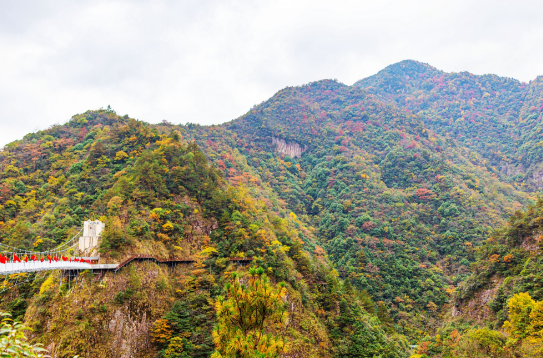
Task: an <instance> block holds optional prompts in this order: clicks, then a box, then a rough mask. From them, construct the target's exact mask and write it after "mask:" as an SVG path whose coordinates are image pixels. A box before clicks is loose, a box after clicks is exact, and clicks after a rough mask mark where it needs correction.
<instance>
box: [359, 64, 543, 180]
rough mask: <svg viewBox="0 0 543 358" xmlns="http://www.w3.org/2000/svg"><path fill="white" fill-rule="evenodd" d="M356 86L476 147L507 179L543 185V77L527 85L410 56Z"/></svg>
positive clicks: (438, 130) (463, 142)
mask: <svg viewBox="0 0 543 358" xmlns="http://www.w3.org/2000/svg"><path fill="white" fill-rule="evenodd" d="M355 86H357V87H360V88H364V89H366V90H367V91H368V92H369V93H372V94H374V95H376V96H378V98H380V99H382V100H384V101H386V102H392V103H394V104H396V105H397V106H399V107H400V108H404V109H407V110H409V111H411V112H412V113H416V114H418V115H419V116H420V117H421V118H422V120H423V121H424V123H425V124H426V125H427V126H428V127H429V128H431V129H432V130H434V131H436V132H437V133H439V134H442V135H446V136H448V137H451V138H454V139H456V140H457V141H458V142H460V143H461V144H462V145H463V146H465V147H468V148H470V149H473V150H475V151H477V152H478V153H479V154H481V155H482V156H483V157H484V158H485V159H487V160H488V161H489V163H490V164H491V165H492V166H495V167H496V168H497V169H498V170H499V171H500V172H501V173H502V176H503V177H504V178H507V179H510V180H513V181H514V182H516V183H518V184H522V183H525V184H527V185H529V186H531V187H532V188H541V187H543V168H542V167H541V164H540V163H541V159H543V137H542V134H543V132H542V128H541V126H542V125H541V119H542V113H543V77H538V78H536V79H535V80H534V81H531V82H530V83H522V82H519V81H518V80H515V79H512V78H505V77H499V76H496V75H482V76H479V75H473V74H471V73H468V72H459V73H447V72H443V71H440V70H437V69H436V68H434V67H431V66H429V65H427V64H424V63H420V62H416V61H411V60H407V61H402V62H399V63H396V64H393V65H390V66H388V67H386V68H385V69H383V70H382V71H380V72H379V73H377V74H376V75H374V76H371V77H368V78H366V79H363V80H360V81H358V82H356V83H355Z"/></svg>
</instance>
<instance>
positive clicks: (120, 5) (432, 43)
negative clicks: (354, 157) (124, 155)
mask: <svg viewBox="0 0 543 358" xmlns="http://www.w3.org/2000/svg"><path fill="white" fill-rule="evenodd" d="M29 4H30V3H29V2H10V1H1V0H0V49H1V54H2V56H0V145H3V144H6V143H8V142H10V141H12V140H16V139H19V138H21V137H22V136H23V135H24V134H26V133H28V132H29V131H32V130H35V129H37V128H40V129H43V128H46V127H48V126H49V125H51V124H54V123H62V122H64V121H66V120H68V119H69V118H70V117H71V116H72V115H73V114H75V113H81V112H84V111H86V110H87V109H97V108H99V107H105V106H107V105H108V104H110V105H111V106H112V107H113V108H114V109H115V110H117V112H118V113H120V114H125V113H128V114H129V115H131V116H133V117H135V118H138V119H142V120H145V121H148V122H158V121H161V120H162V119H167V120H169V121H171V122H173V123H185V122H189V121H190V122H198V123H203V124H210V123H221V122H224V121H228V120H230V119H233V118H236V117H238V116H240V115H242V114H243V113H245V112H246V111H247V110H248V109H249V108H251V107H252V106H253V105H254V104H257V103H260V102H262V101H264V100H266V99H267V98H269V97H270V96H271V95H273V93H275V92H276V91H278V90H280V89H281V88H283V87H285V86H293V85H300V84H303V83H307V82H310V81H315V80H319V79H323V78H337V79H338V80H340V81H342V82H344V83H347V84H352V83H354V82H355V81H357V80H359V79H361V78H364V77H367V76H370V75H372V74H374V73H376V72H377V71H379V70H381V69H382V68H384V67H385V66H387V65H389V64H392V63H395V62H398V61H401V60H404V59H415V60H419V61H423V62H427V63H429V64H431V65H433V66H435V67H437V68H440V69H443V70H446V71H464V70H467V71H470V72H473V73H477V74H484V73H496V74H498V75H501V76H507V77H515V78H518V79H520V80H523V81H529V80H530V79H533V78H535V77H536V76H537V75H538V74H543V62H542V61H541V60H540V59H541V58H542V56H541V55H542V53H543V50H542V49H541V46H539V44H541V43H542V42H543V41H542V40H543V24H542V23H541V21H540V15H539V14H541V13H543V3H541V2H538V1H522V2H519V1H515V2H513V1H436V0H434V1H422V0H419V1H401V0H388V1H383V0H382V1H377V0H375V1H360V0H359V1H334V2H331V1H318V0H312V1H292V0H290V1H286V0H278V1H273V2H249V1H230V0H223V1H202V0H200V1H182V2H179V1H93V2H75V1H41V2H33V3H32V5H29Z"/></svg>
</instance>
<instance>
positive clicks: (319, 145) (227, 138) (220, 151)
mask: <svg viewBox="0 0 543 358" xmlns="http://www.w3.org/2000/svg"><path fill="white" fill-rule="evenodd" d="M185 129H186V130H187V134H188V135H189V136H191V137H192V138H194V139H195V140H197V141H198V142H199V143H200V145H201V146H202V147H204V148H205V151H206V153H207V155H208V157H210V158H214V160H215V162H216V163H217V166H218V167H220V168H223V170H224V171H225V173H226V176H227V177H228V178H230V180H234V181H237V180H243V179H242V178H243V173H244V172H248V173H257V180H258V181H259V182H262V183H263V184H264V185H265V186H266V187H268V186H269V187H271V188H272V189H273V191H274V192H275V193H276V195H277V196H279V198H281V199H282V200H283V201H284V203H285V204H284V205H285V206H286V207H288V208H291V209H292V210H293V211H294V212H295V213H296V214H297V215H298V216H299V218H300V219H301V220H302V221H303V222H305V223H307V225H308V226H309V227H312V228H314V230H315V233H316V236H317V237H318V238H319V241H318V242H316V243H309V245H313V247H312V250H313V251H314V253H315V254H321V255H324V254H326V253H327V254H328V255H329V257H330V259H331V260H332V261H333V262H334V263H335V264H336V265H337V269H338V271H339V273H340V276H341V277H342V278H348V279H349V280H351V282H352V283H353V284H354V285H355V286H357V287H359V288H360V289H366V290H367V291H368V292H369V293H370V294H371V295H372V296H373V297H374V298H375V299H376V300H384V301H386V302H388V304H390V305H391V307H392V312H393V314H394V317H395V318H396V319H397V321H398V323H399V324H400V326H401V327H402V328H401V329H402V330H403V332H404V333H406V334H408V335H410V336H413V337H420V336H423V335H424V334H425V333H426V332H427V329H428V328H431V327H432V325H429V324H428V322H429V320H430V321H433V322H434V319H437V320H439V317H441V314H442V313H444V312H446V310H447V309H446V308H445V309H444V311H441V309H442V308H443V307H446V305H447V304H448V303H450V293H451V292H452V290H453V288H454V286H455V285H456V284H457V283H458V282H460V281H461V280H462V278H463V277H465V275H466V274H467V273H468V271H469V263H470V260H471V259H472V254H471V249H472V247H474V246H477V245H478V244H479V243H480V242H481V241H483V240H484V239H486V237H487V234H488V232H490V231H491V229H492V228H493V227H495V226H497V225H501V224H502V223H504V222H505V220H506V219H507V218H508V217H509V215H511V214H512V213H513V212H514V211H515V210H518V209H520V208H522V207H523V206H524V205H526V204H527V203H528V202H529V196H528V195H527V194H525V193H523V192H520V191H517V190H515V188H513V187H512V186H511V185H509V184H504V183H502V182H500V181H499V180H498V179H497V177H496V175H495V173H492V172H491V171H489V170H488V168H487V166H485V165H484V163H483V161H482V160H481V159H480V158H479V157H478V155H477V154H476V153H474V152H472V151H470V150H469V149H466V148H463V147H461V146H460V145H459V144H458V143H457V142H456V141H454V140H450V139H444V138H443V137H441V136H439V135H437V134H435V133H434V132H432V131H431V130H429V129H428V128H427V127H426V126H425V124H424V123H423V121H422V120H421V118H420V117H418V116H416V115H414V114H412V113H408V112H406V111H404V110H400V109H398V108H396V107H395V106H394V105H392V104H390V103H384V102H382V101H379V100H378V99H376V98H375V97H374V96H372V95H368V94H367V93H366V92H365V91H363V90H360V89H358V88H356V87H349V86H345V85H342V84H340V83H338V82H335V81H319V82H315V83H311V84H309V85H306V86H301V87H291V88H286V89H284V90H282V91H280V92H278V93H277V94H276V95H275V96H274V97H272V98H271V99H270V100H268V101H266V102H264V103H262V104H261V105H259V106H256V107H254V108H253V109H252V110H251V111H250V112H249V113H247V114H246V115H245V116H243V117H241V118H239V119H237V120H235V121H232V122H230V123H228V124H227V125H225V126H214V127H212V128H209V127H201V126H195V125H189V126H186V127H185ZM232 147H235V148H236V149H237V152H236V153H239V155H240V156H243V157H244V160H246V164H245V163H244V165H243V167H239V166H237V165H236V164H235V163H233V161H232V157H231V153H232ZM435 324H438V323H437V321H435Z"/></svg>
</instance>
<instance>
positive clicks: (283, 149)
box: [272, 137, 307, 158]
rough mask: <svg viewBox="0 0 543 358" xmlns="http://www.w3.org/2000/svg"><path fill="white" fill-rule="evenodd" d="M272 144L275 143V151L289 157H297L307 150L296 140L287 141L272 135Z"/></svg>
mask: <svg viewBox="0 0 543 358" xmlns="http://www.w3.org/2000/svg"><path fill="white" fill-rule="evenodd" d="M272 144H273V145H275V152H276V153H279V154H284V155H288V156H289V157H291V158H299V157H301V156H302V153H304V152H305V151H306V150H307V146H306V145H304V146H303V148H302V147H301V146H300V145H299V144H298V143H296V142H291V143H287V142H286V141H285V140H284V139H282V138H277V137H272Z"/></svg>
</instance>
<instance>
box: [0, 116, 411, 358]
mask: <svg viewBox="0 0 543 358" xmlns="http://www.w3.org/2000/svg"><path fill="white" fill-rule="evenodd" d="M184 132H186V130H185V129H184V128H182V127H177V128H176V127H172V126H169V125H159V126H151V125H148V124H145V123H142V122H138V121H136V120H134V119H130V118H128V116H125V117H119V116H117V115H116V114H115V113H114V112H112V111H104V110H99V111H89V112H87V113H85V114H83V115H77V116H74V117H73V119H72V120H71V121H70V122H68V123H67V124H65V125H62V126H54V127H52V128H50V129H48V130H45V131H40V132H37V133H32V134H29V135H27V136H26V137H25V138H24V139H23V140H20V141H17V142H13V143H11V144H10V145H8V146H6V148H4V150H3V151H2V152H1V153H0V178H1V191H0V193H1V196H0V228H1V230H0V240H1V241H2V242H4V243H9V244H12V245H15V246H18V247H27V248H29V249H30V248H32V249H34V250H42V249H46V248H50V247H54V246H55V245H58V244H59V243H61V242H63V241H64V240H66V239H67V238H69V237H71V235H73V234H74V233H75V232H77V231H78V230H79V228H80V226H81V223H82V221H83V220H85V219H88V218H89V217H90V216H91V214H96V216H97V217H99V218H100V220H103V221H105V222H106V229H105V231H104V233H103V234H102V241H101V244H100V255H101V261H102V262H108V261H109V262H120V261H122V260H123V259H124V258H126V257H129V256H132V255H135V254H150V255H154V256H157V257H162V258H171V257H181V258H183V257H186V258H193V259H194V260H196V263H195V264H194V266H192V267H191V266H187V267H184V266H182V265H181V266H179V267H177V268H176V269H175V270H173V271H171V270H169V269H168V268H166V267H163V266H157V265H156V264H153V263H139V264H137V263H136V264H133V265H131V266H129V267H127V268H126V269H123V270H122V271H120V272H119V273H118V274H116V275H115V276H113V275H108V276H107V277H105V278H104V279H103V280H102V281H100V282H96V280H93V277H92V275H91V274H90V273H89V272H84V273H82V274H81V276H80V278H79V280H78V283H77V284H75V282H72V283H71V284H70V285H68V283H67V282H66V281H63V282H59V280H60V277H59V275H58V272H57V273H54V272H53V273H51V274H48V275H46V276H45V277H41V275H38V276H40V277H41V278H37V279H35V280H33V281H32V280H31V281H30V283H27V284H23V285H19V286H16V287H14V288H12V289H11V290H8V291H7V292H4V293H2V296H1V301H0V310H2V311H5V310H7V311H9V312H10V313H12V314H13V315H14V317H15V318H16V319H23V318H24V320H25V322H26V323H27V324H28V325H29V326H30V327H31V328H32V329H33V333H32V339H33V341H34V342H40V343H43V344H44V345H45V346H46V347H47V348H48V349H50V351H51V352H52V353H53V356H55V357H73V356H74V355H76V354H79V355H80V356H87V357H112V356H115V357H129V356H137V357H155V356H158V357H166V358H173V357H209V356H210V355H211V353H212V352H213V351H214V350H215V357H220V356H222V355H221V354H223V355H225V356H228V355H226V353H225V352H230V351H231V350H232V349H234V351H235V352H238V353H236V354H240V355H241V356H244V357H245V356H246V357H252V356H255V354H256V353H255V348H254V347H257V349H256V351H259V352H267V353H266V354H268V355H263V356H270V357H271V356H275V355H274V354H275V353H277V352H288V354H292V356H304V357H334V356H335V357H346V356H352V357H355V356H359V355H360V354H364V355H367V356H373V355H379V354H382V355H383V356H386V357H405V356H407V355H408V352H409V350H408V348H407V346H406V340H405V339H404V338H402V336H400V335H398V334H397V333H395V332H394V328H393V325H392V322H391V320H390V317H389V316H388V312H387V308H386V307H385V305H384V304H376V303H374V302H373V301H372V300H371V299H370V297H369V296H368V295H367V293H365V292H362V291H360V290H357V289H354V288H353V287H352V286H351V285H350V283H345V284H343V283H342V282H341V281H340V280H338V277H337V273H336V272H335V270H333V268H332V267H330V265H329V262H328V260H326V259H325V258H323V257H319V256H317V255H313V254H312V253H311V252H307V250H306V249H305V247H306V246H307V245H310V246H311V243H314V242H315V241H316V240H317V238H316V236H315V235H314V233H313V232H312V231H311V230H310V229H309V228H307V227H306V224H305V223H303V222H301V221H300V220H299V219H298V218H297V217H296V215H295V214H294V213H291V212H290V211H288V212H284V211H281V210H280V206H279V205H276V204H274V201H275V202H278V201H277V200H274V197H273V193H267V192H266V189H265V188H261V187H260V186H259V183H258V181H257V180H252V178H251V177H250V176H249V177H248V179H249V180H248V181H247V183H246V184H245V183H241V182H239V183H233V184H228V183H227V182H226V181H225V180H224V179H223V174H222V172H221V171H220V169H216V168H214V167H213V166H210V165H209V164H208V161H207V159H206V158H205V156H204V155H203V153H202V152H201V150H200V148H199V147H198V145H197V144H196V143H194V142H191V141H187V139H186V138H185V135H184ZM264 198H265V199H264ZM302 238H303V240H302ZM304 240H305V242H304ZM244 256H249V257H252V258H253V260H252V263H251V265H250V267H245V268H243V267H238V265H236V263H235V261H232V260H230V258H232V257H238V258H239V257H244ZM235 271H238V272H239V273H238V276H237V277H236V276H233V272H235ZM28 275H29V274H16V275H15V276H20V277H16V278H15V277H10V278H9V281H6V284H7V285H9V284H10V283H11V282H12V280H13V279H18V280H19V281H20V280H23V279H26V278H27V276H28ZM30 275H32V274H30ZM266 276H267V277H269V281H268V279H267V278H266ZM7 279H8V278H7V277H2V280H7ZM250 282H253V283H254V285H252V286H251V285H250V284H249V283H250ZM240 283H241V284H243V285H244V286H243V287H245V288H242V286H239V285H240ZM1 285H2V287H4V282H2V283H1ZM236 285H237V286H236ZM232 287H238V288H237V289H236V290H234V291H231V288H232ZM239 290H241V291H239ZM242 291H243V292H245V294H246V295H247V296H246V297H245V298H244V297H241V298H240V297H239V296H237V295H239V294H240V293H239V292H242ZM221 295H222V296H224V298H221ZM233 297H235V298H236V299H235V300H234V298H233ZM251 297H252V298H251ZM255 297H256V298H255ZM259 297H260V298H259ZM262 297H264V298H262ZM266 297H267V298H266ZM240 300H241V302H240ZM243 300H247V303H246V304H248V305H249V304H252V305H255V304H256V303H258V302H259V301H258V300H260V301H263V302H262V304H263V305H271V304H272V303H273V308H272V306H265V307H266V310H264V311H261V310H260V308H259V311H255V312H257V313H256V314H257V315H259V314H267V315H268V316H269V317H279V319H278V320H277V321H271V322H270V323H269V324H264V323H266V322H263V324H264V325H263V326H262V328H259V327H261V326H260V325H259V326H258V327H256V328H255V327H254V326H251V325H249V324H246V323H243V322H244V321H242V322H241V324H240V325H235V324H232V323H231V322H232V319H233V318H228V316H225V315H227V313H226V312H228V307H231V306H230V305H234V306H235V305H236V304H242V302H243ZM255 300H256V301H255ZM266 300H267V301H266ZM219 307H222V308H219ZM255 307H256V306H255ZM214 308H215V309H214ZM243 309H244V310H247V309H248V308H247V306H244V308H243ZM232 312H236V311H235V310H234V311H232ZM259 312H264V313H259ZM239 319H241V318H239ZM243 319H244V320H248V321H247V322H250V321H251V319H252V318H250V317H243ZM259 324H260V323H259ZM213 330H214V332H215V333H213V334H214V336H215V338H216V339H218V338H220V337H224V338H222V340H221V341H220V342H223V343H221V344H219V343H217V342H219V341H218V340H216V341H215V343H217V345H214V343H213V337H212V331H213ZM237 330H242V332H243V334H242V335H239V333H236V334H237V337H238V338H235V337H234V336H232V334H233V333H232V332H238V331H237ZM260 330H263V331H262V332H261V331H260ZM259 332H261V333H264V334H266V337H267V338H266V340H264V341H261V342H260V343H259V344H256V343H255V341H251V335H252V334H260V333H259ZM236 339H237V340H236ZM256 342H257V343H258V342H259V341H256ZM252 347H253V348H252ZM251 349H253V350H251ZM251 352H252V353H251ZM274 352H275V353H274Z"/></svg>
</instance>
